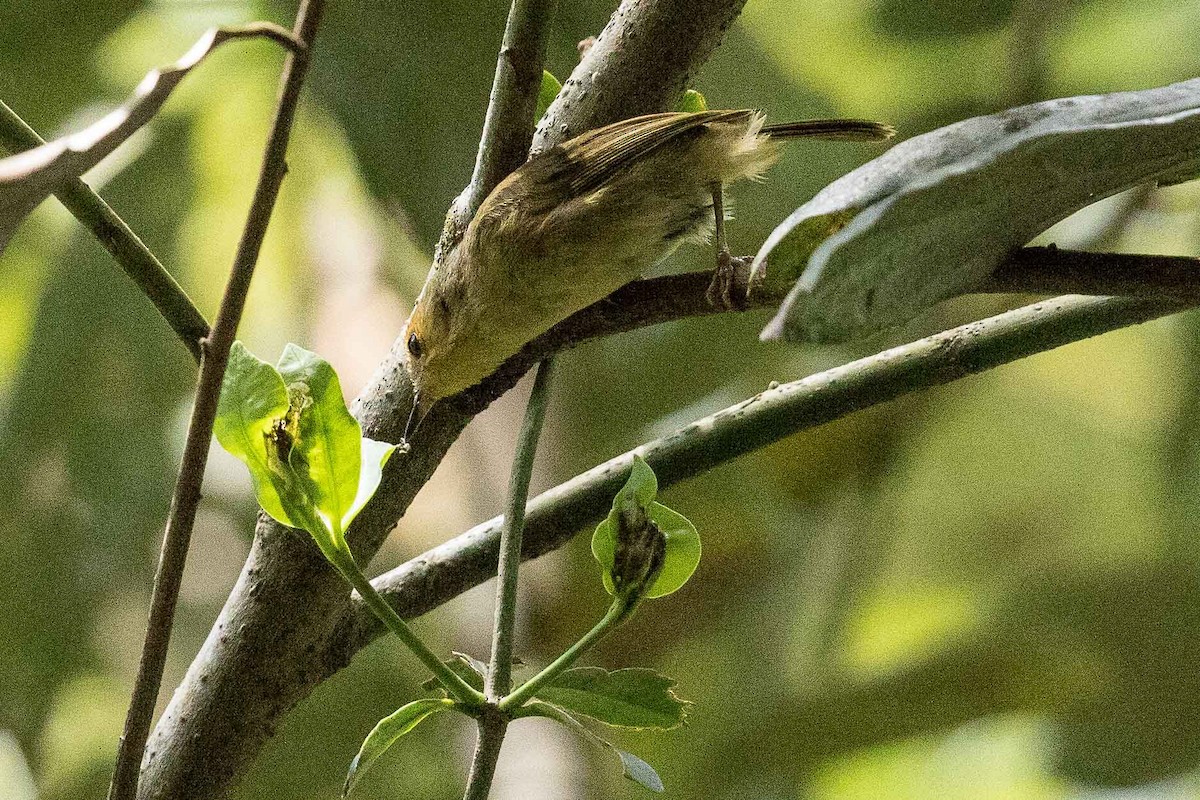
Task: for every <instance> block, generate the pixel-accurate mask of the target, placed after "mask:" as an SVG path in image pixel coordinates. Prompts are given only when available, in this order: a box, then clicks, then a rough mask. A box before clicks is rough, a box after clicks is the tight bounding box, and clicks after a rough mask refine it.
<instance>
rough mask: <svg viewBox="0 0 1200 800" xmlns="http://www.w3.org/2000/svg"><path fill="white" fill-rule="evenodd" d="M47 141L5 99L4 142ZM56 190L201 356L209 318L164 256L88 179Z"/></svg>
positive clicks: (20, 145)
mask: <svg viewBox="0 0 1200 800" xmlns="http://www.w3.org/2000/svg"><path fill="white" fill-rule="evenodd" d="M45 143H46V141H45V140H44V139H42V137H41V136H39V135H38V134H37V131H35V130H34V129H33V128H31V127H29V125H27V124H26V123H25V120H23V119H21V118H20V117H19V116H17V114H16V112H14V111H13V110H12V109H11V108H9V107H8V106H7V105H5V104H4V103H2V102H0V144H2V145H4V147H5V148H6V149H8V150H9V151H10V152H13V153H18V152H21V151H23V150H29V149H32V148H34V147H40V146H41V145H43V144H45ZM54 196H55V197H57V198H58V199H59V200H60V201H61V202H62V204H63V205H64V206H66V208H67V210H68V211H70V212H71V214H72V215H74V217H75V218H76V219H77V220H79V221H80V222H82V223H83V224H84V226H85V227H86V228H87V229H88V230H90V231H91V232H92V235H93V236H95V237H96V238H97V239H98V240H99V241H100V244H102V245H103V246H104V249H105V250H107V251H108V252H109V254H110V255H112V257H113V259H114V260H115V261H116V262H117V264H119V265H120V267H121V269H122V270H124V271H125V274H126V275H128V276H129V278H130V280H132V281H133V282H134V283H135V284H136V285H137V287H138V288H139V289H141V290H142V292H143V293H144V294H145V295H146V297H148V298H150V302H152V303H154V307H155V308H157V309H158V313H159V314H161V315H162V316H163V319H165V320H166V321H167V324H168V325H170V326H171V330H173V331H174V332H175V335H176V336H178V337H179V339H180V340H181V341H182V342H183V344H184V346H185V347H187V349H188V352H190V353H191V354H192V357H193V358H195V359H196V361H199V360H200V340H201V339H203V338H204V337H205V336H207V335H208V320H206V319H205V318H204V315H203V314H201V313H200V311H199V309H197V308H196V306H195V304H194V303H193V302H192V299H191V298H190V297H188V296H187V292H185V291H184V290H183V287H182V286H180V285H179V284H178V283H177V282H176V280H175V278H173V277H172V276H171V273H169V272H167V269H166V267H164V266H163V265H162V262H160V261H159V260H158V257H157V256H155V255H154V253H152V252H151V251H150V248H149V247H147V246H146V245H145V243H144V242H142V240H141V239H140V238H138V235H137V234H136V233H134V232H133V229H132V228H130V227H129V226H128V225H127V224H125V220H123V219H121V217H120V216H118V215H117V212H116V211H114V210H113V208H112V206H110V205H109V204H108V203H106V202H104V200H103V199H102V198H101V197H100V195H98V194H96V192H94V191H93V190H92V188H91V187H90V186H88V185H87V184H86V183H84V182H83V180H81V179H79V178H74V179H72V180H71V182H70V183H68V184H67V185H66V186H64V187H63V188H62V189H59V190H58V191H57V192H55V193H54Z"/></svg>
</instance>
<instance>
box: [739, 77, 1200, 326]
mask: <svg viewBox="0 0 1200 800" xmlns="http://www.w3.org/2000/svg"><path fill="white" fill-rule="evenodd" d="M1189 173H1190V174H1197V173H1200V79H1193V80H1189V81H1184V82H1182V83H1177V84H1174V85H1172V86H1167V87H1163V88H1158V89H1149V90H1145V91H1136V92H1119V93H1115V94H1108V95H1095V96H1085V97H1072V98H1065V99H1060V100H1051V101H1049V102H1045V103H1036V104H1034V105H1029V106H1022V107H1020V108H1014V109H1009V110H1007V111H1004V112H1002V113H999V114H994V115H991V116H984V117H975V118H972V119H968V120H964V121H962V122H958V123H955V124H954V125H950V126H948V127H945V128H941V129H938V130H935V131H932V132H930V133H926V134H924V135H921V136H916V137H913V138H912V139H909V140H908V141H905V142H902V143H900V144H899V145H897V146H895V147H893V148H892V149H891V150H890V151H888V152H887V153H885V154H884V155H882V156H880V157H879V158H877V159H875V160H874V161H871V162H869V163H867V164H865V165H864V166H862V167H860V168H859V169H857V170H854V171H853V172H851V173H850V174H848V175H846V176H844V177H842V178H840V179H839V180H837V181H834V182H833V183H832V184H830V185H829V186H827V187H825V188H824V189H823V190H821V192H819V193H818V194H817V196H816V197H814V198H813V199H812V200H810V201H809V202H807V203H805V204H804V205H802V206H801V207H800V208H798V209H797V210H796V211H795V212H793V213H792V214H791V215H790V216H789V217H788V218H787V219H786V220H785V221H784V222H783V224H781V225H780V226H779V227H777V228H776V229H775V231H774V232H773V233H772V234H771V236H770V237H769V238H768V239H767V241H766V242H765V243H764V244H763V246H762V248H761V249H760V250H759V253H758V256H757V257H756V259H755V267H754V268H755V270H758V269H759V267H760V266H761V265H762V263H763V259H764V258H765V257H766V256H767V254H768V253H770V254H771V270H769V271H768V272H771V271H775V270H776V269H777V268H781V269H782V270H783V271H784V272H785V273H786V272H795V271H796V270H798V269H801V268H802V269H803V275H802V277H801V278H800V280H799V282H798V283H797V284H796V286H795V287H794V288H793V290H792V291H791V293H790V294H789V295H788V298H787V300H786V301H785V302H784V304H783V306H782V308H781V309H780V311H779V313H778V314H777V315H776V317H775V319H774V320H772V322H771V323H770V324H769V325H768V326H767V328H766V329H765V330H764V331H763V334H762V335H763V338H767V339H776V338H781V339H789V340H805V341H841V340H846V339H851V338H856V337H861V336H866V335H870V334H872V333H875V332H877V331H880V330H882V329H885V328H888V327H891V326H895V325H898V324H901V323H904V322H906V321H908V320H910V319H912V318H913V317H915V316H917V315H918V314H920V313H922V312H923V311H925V310H926V309H928V308H929V307H930V306H932V305H934V304H936V303H938V302H941V301H942V300H945V299H947V298H949V297H953V296H955V295H958V294H961V293H963V292H965V291H969V290H970V289H971V288H972V287H974V286H976V285H977V284H978V283H979V282H980V281H981V280H982V279H983V278H984V277H986V276H987V275H988V274H989V273H991V272H992V271H993V270H994V269H995V268H996V267H997V266H998V265H999V264H1000V263H1001V262H1002V261H1003V260H1004V259H1005V258H1006V257H1007V256H1008V255H1009V254H1010V253H1011V252H1012V251H1013V249H1015V248H1017V247H1020V246H1022V245H1024V244H1026V243H1027V242H1028V241H1029V240H1031V239H1032V238H1034V237H1035V236H1037V235H1038V234H1039V233H1041V232H1042V231H1044V230H1046V228H1048V227H1050V226H1051V225H1052V224H1054V223H1055V222H1058V221H1059V220H1061V219H1063V218H1065V217H1067V216H1068V215H1070V214H1071V213H1073V212H1075V211H1077V210H1078V209H1080V208H1083V207H1084V206H1086V205H1088V204H1090V203H1093V202H1095V201H1096V200H1099V199H1101V198H1104V197H1107V196H1109V195H1112V194H1115V193H1117V192H1120V191H1122V190H1124V189H1128V188H1130V187H1132V186H1136V185H1139V184H1145V183H1152V182H1156V181H1158V180H1159V179H1160V178H1162V179H1164V180H1168V181H1174V180H1177V179H1178V178H1179V177H1181V176H1184V175H1188V174H1189ZM851 217H852V218H851ZM843 223H844V227H840V226H841V225H842V224H843ZM839 227H840V229H839ZM822 230H836V232H835V233H833V234H832V235H831V236H829V238H827V239H825V240H824V241H820V243H819V244H817V242H816V241H814V240H819V235H820V234H821V232H822ZM793 236H795V237H798V239H799V241H793V242H791V246H790V247H788V246H785V243H787V242H788V240H789V238H792V237H793ZM789 261H790V262H792V263H787V262H789ZM797 261H798V262H799V263H797Z"/></svg>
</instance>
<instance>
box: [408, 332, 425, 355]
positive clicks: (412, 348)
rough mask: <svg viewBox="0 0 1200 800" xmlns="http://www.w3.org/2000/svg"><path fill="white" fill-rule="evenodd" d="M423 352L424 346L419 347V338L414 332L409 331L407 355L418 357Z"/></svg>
mask: <svg viewBox="0 0 1200 800" xmlns="http://www.w3.org/2000/svg"><path fill="white" fill-rule="evenodd" d="M423 352H425V351H424V348H422V347H421V340H420V339H418V338H417V335H416V334H415V333H410V334H409V335H408V353H409V355H411V356H412V357H413V358H420V357H421V353H423Z"/></svg>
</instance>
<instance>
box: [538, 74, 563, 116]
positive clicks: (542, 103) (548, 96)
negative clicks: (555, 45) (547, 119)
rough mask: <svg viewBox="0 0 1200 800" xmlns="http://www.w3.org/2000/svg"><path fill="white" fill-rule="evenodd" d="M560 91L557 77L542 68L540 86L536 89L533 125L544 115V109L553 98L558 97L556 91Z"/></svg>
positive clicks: (560, 85)
mask: <svg viewBox="0 0 1200 800" xmlns="http://www.w3.org/2000/svg"><path fill="white" fill-rule="evenodd" d="M561 91H562V84H561V83H559V82H558V78H556V77H554V76H553V75H551V74H550V71H549V70H545V69H544V70H542V87H541V88H540V89H538V100H537V110H536V111H534V112H533V122H534V124H535V125H536V124H537V121H538V120H540V119H541V118H542V117H544V116H545V115H546V109H547V108H549V107H550V104H551V103H553V102H554V98H556V97H558V93H559V92H561Z"/></svg>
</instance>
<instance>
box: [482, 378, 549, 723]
mask: <svg viewBox="0 0 1200 800" xmlns="http://www.w3.org/2000/svg"><path fill="white" fill-rule="evenodd" d="M553 367H554V362H553V359H549V358H548V359H546V360H545V361H543V362H542V363H541V366H539V367H538V372H537V378H536V379H535V380H534V382H533V391H532V392H530V394H529V403H528V405H527V406H526V407H525V423H524V424H523V425H522V426H521V435H520V438H519V439H518V440H517V452H516V453H515V454H514V455H513V466H512V477H511V478H510V480H509V484H508V507H507V508H506V509H505V512H504V526H503V527H502V528H501V530H500V558H499V562H498V564H497V566H496V577H497V581H496V621H495V624H494V626H493V629H492V658H491V666H490V667H489V668H488V680H487V698H488V700H489V701H491V702H493V703H496V702H499V700H500V698H502V697H504V695H506V694H508V692H509V690H510V689H512V651H513V635H514V630H515V628H516V621H517V573H518V570H519V569H520V566H521V533H522V530H523V529H524V527H525V503H526V501H528V499H529V476H530V474H531V473H532V472H533V459H534V455H535V454H536V453H537V443H538V437H539V436H540V435H541V432H542V423H543V422H544V421H545V419H546V400H547V398H548V397H549V395H550V375H551V371H552V370H553Z"/></svg>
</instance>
